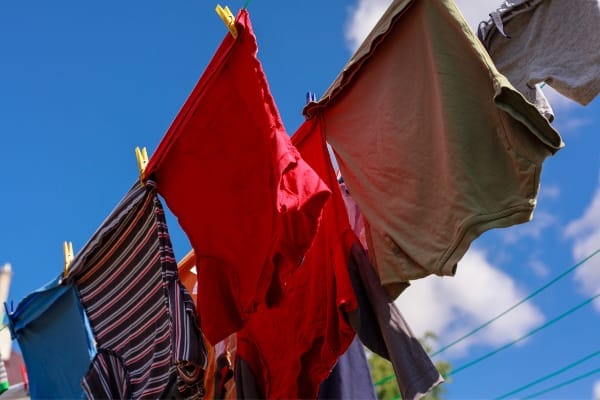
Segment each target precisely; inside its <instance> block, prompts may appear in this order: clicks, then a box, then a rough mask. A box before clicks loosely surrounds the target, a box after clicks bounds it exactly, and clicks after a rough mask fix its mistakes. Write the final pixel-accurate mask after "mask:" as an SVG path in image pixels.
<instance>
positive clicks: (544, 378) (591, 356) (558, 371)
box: [495, 350, 600, 400]
mask: <svg viewBox="0 0 600 400" xmlns="http://www.w3.org/2000/svg"><path fill="white" fill-rule="evenodd" d="M599 354H600V350H598V351H595V352H593V353H591V354H589V355H587V356H585V357H583V358H580V359H579V360H577V361H575V362H572V363H571V364H569V365H567V366H566V367H563V368H561V369H559V370H557V371H554V372H552V373H550V374H548V375H545V376H543V377H541V378H539V379H536V380H534V381H533V382H530V383H528V384H526V385H523V386H521V387H518V388H517V389H515V390H512V391H510V392H508V393H505V394H503V395H502V396H498V397H496V398H495V400H501V399H505V398H507V397H511V396H512V395H514V394H516V393H519V392H521V391H523V390H525V389H529V388H530V387H532V386H535V385H537V384H538V383H541V382H543V381H545V380H548V379H550V378H553V377H555V376H557V375H560V374H562V373H563V372H565V371H568V370H569V369H571V368H573V367H576V366H577V365H579V364H581V363H583V362H585V361H587V360H589V359H591V358H594V357H596V356H597V355H599Z"/></svg>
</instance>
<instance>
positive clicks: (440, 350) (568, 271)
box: [430, 249, 600, 357]
mask: <svg viewBox="0 0 600 400" xmlns="http://www.w3.org/2000/svg"><path fill="white" fill-rule="evenodd" d="M598 253H600V249H598V250H596V251H594V252H593V253H592V254H590V255H589V256H587V257H585V258H584V259H583V260H581V261H579V262H578V263H577V264H575V265H573V266H572V267H571V268H569V269H567V270H566V271H565V272H563V273H562V274H560V275H558V276H557V277H556V278H554V279H552V280H551V281H550V282H548V283H546V284H545V285H543V286H542V287H540V288H539V289H537V290H536V291H534V292H532V293H531V294H530V295H529V296H527V297H525V298H524V299H523V300H521V301H519V302H518V303H516V304H514V305H513V306H511V307H509V308H508V309H506V310H505V311H503V312H501V313H500V314H498V315H496V316H495V317H494V318H492V319H490V320H489V321H487V322H486V323H484V324H482V325H480V326H478V327H477V328H475V329H473V330H472V331H470V332H468V333H466V334H465V335H463V336H461V337H459V338H458V339H456V340H454V341H453V342H450V343H448V344H447V345H445V346H444V347H442V348H441V349H439V350H437V351H436V352H435V353H433V354H431V355H430V357H435V356H437V355H438V354H440V353H442V352H444V351H446V350H448V349H449V348H450V347H452V346H454V345H455V344H457V343H459V342H462V341H463V340H465V339H466V338H468V337H469V336H472V335H474V334H475V333H477V332H479V331H480V330H482V329H483V328H485V327H486V326H488V325H490V324H491V323H492V322H494V321H496V320H497V319H499V318H501V317H503V316H504V315H506V314H508V313H509V312H510V311H512V310H514V309H515V308H517V307H518V306H520V305H521V304H523V303H525V302H526V301H529V300H531V298H533V297H534V296H537V295H538V294H539V293H541V292H542V291H544V290H546V289H547V288H548V287H550V286H552V285H553V284H555V283H556V282H558V281H559V280H561V279H562V278H564V277H565V276H567V275H568V274H570V273H571V272H573V271H575V270H576V269H577V268H579V267H580V266H582V265H583V264H584V263H586V262H587V261H588V260H589V259H590V258H592V257H594V256H595V255H596V254H598Z"/></svg>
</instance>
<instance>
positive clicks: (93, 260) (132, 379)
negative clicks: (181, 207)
mask: <svg viewBox="0 0 600 400" xmlns="http://www.w3.org/2000/svg"><path fill="white" fill-rule="evenodd" d="M67 279H69V280H70V279H72V280H74V282H75V285H76V286H77V288H78V290H79V295H80V297H81V302H82V304H83V306H84V308H85V310H86V313H87V315H88V317H89V320H90V325H91V327H92V331H93V333H94V337H95V339H96V341H97V347H98V355H97V356H96V357H95V358H94V360H93V361H92V365H91V367H90V369H89V371H88V373H87V374H86V376H85V377H84V379H83V382H82V386H83V388H84V391H85V392H86V394H87V395H88V396H89V397H90V398H97V397H103V398H114V397H118V398H148V397H151V398H158V397H164V396H166V395H168V393H169V392H170V391H172V390H177V391H179V392H180V393H184V394H185V396H186V397H194V395H193V394H194V393H195V394H196V397H199V396H201V395H202V392H203V386H202V371H201V370H202V368H204V366H205V363H206V360H205V356H206V349H205V347H204V344H203V341H202V339H201V334H200V330H199V328H198V323H197V319H196V314H195V309H194V303H193V301H192V299H191V298H190V296H189V294H188V292H187V291H186V290H185V288H184V287H183V286H182V285H181V283H180V281H179V278H178V275H177V264H176V262H175V258H174V255H173V251H172V246H171V242H170V239H169V234H168V230H167V226H166V220H165V216H164V210H163V207H162V205H161V203H160V201H159V199H158V197H157V196H156V192H155V190H154V185H153V183H152V182H148V183H147V185H146V186H144V187H142V186H141V185H140V184H139V183H137V182H136V183H135V185H134V186H133V187H132V188H131V189H130V190H129V192H128V193H127V194H126V195H125V197H124V198H123V199H122V200H121V202H120V203H119V204H118V206H117V207H116V208H115V209H114V210H113V212H112V213H111V215H110V216H109V217H108V218H107V219H106V220H105V221H104V223H103V224H102V225H101V227H100V228H99V229H98V230H97V231H96V233H95V234H94V235H93V236H92V238H91V239H90V241H89V242H88V243H87V244H86V246H85V247H84V249H83V250H82V251H81V253H80V255H78V256H77V258H76V259H75V260H74V261H73V266H72V268H71V270H70V273H69V276H68V277H67ZM174 382H176V384H175V385H173V383H174Z"/></svg>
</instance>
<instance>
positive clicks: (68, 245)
mask: <svg viewBox="0 0 600 400" xmlns="http://www.w3.org/2000/svg"><path fill="white" fill-rule="evenodd" d="M63 252H64V254H65V267H64V269H63V278H64V277H66V276H67V273H68V272H69V267H70V266H71V262H72V261H73V258H74V257H75V255H74V253H73V242H64V244H63Z"/></svg>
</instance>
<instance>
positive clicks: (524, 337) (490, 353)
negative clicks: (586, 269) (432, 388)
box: [445, 293, 600, 377]
mask: <svg viewBox="0 0 600 400" xmlns="http://www.w3.org/2000/svg"><path fill="white" fill-rule="evenodd" d="M598 297H600V293H598V294H596V295H594V296H592V297H590V298H589V299H587V300H586V301H584V302H582V303H579V304H578V305H576V306H575V307H573V308H571V309H569V310H567V311H565V312H564V313H562V314H560V315H559V316H558V317H555V318H553V319H551V320H550V321H548V322H546V323H545V324H542V325H541V326H539V327H537V328H535V329H533V330H531V331H529V332H528V333H526V334H525V335H523V336H521V337H519V338H518V339H515V340H513V341H512V342H508V343H507V344H505V345H504V346H501V347H499V348H497V349H496V350H493V351H490V352H489V353H487V354H484V355H483V356H481V357H479V358H476V359H475V360H473V361H471V362H468V363H466V364H464V365H462V366H461V367H459V368H456V369H455V370H452V371H450V372H449V373H448V374H446V376H445V377H447V376H451V375H454V374H456V373H457V372H460V371H462V370H465V369H467V368H469V367H471V366H473V365H475V364H477V363H479V362H481V361H483V360H485V359H486V358H489V357H491V356H493V355H494V354H496V353H499V352H500V351H502V350H505V349H507V348H509V347H510V346H512V345H514V344H515V343H518V342H520V341H521V340H523V339H526V338H528V337H529V336H531V335H533V334H534V333H536V332H539V331H541V330H542V329H545V328H547V327H549V326H550V325H552V324H554V323H556V322H558V321H559V320H561V319H563V318H564V317H566V316H567V315H569V314H572V313H574V312H575V311H577V310H579V309H580V308H582V307H583V306H586V305H588V304H589V303H591V302H592V301H594V300H596V299H597V298H598Z"/></svg>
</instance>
